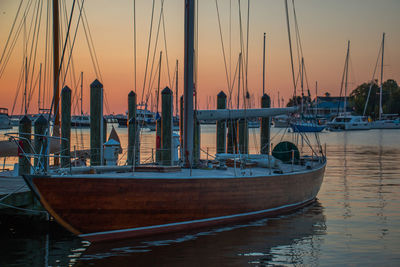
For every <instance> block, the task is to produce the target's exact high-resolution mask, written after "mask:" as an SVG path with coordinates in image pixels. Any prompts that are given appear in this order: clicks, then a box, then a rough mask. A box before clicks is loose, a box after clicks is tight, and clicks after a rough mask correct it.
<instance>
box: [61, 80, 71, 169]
mask: <svg viewBox="0 0 400 267" xmlns="http://www.w3.org/2000/svg"><path fill="white" fill-rule="evenodd" d="M61 138H62V139H61V168H68V167H70V164H71V158H70V157H71V145H70V140H71V89H69V87H68V86H65V87H64V88H63V89H62V90H61ZM65 139H66V140H65Z"/></svg>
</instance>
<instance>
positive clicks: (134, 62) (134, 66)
mask: <svg viewBox="0 0 400 267" xmlns="http://www.w3.org/2000/svg"><path fill="white" fill-rule="evenodd" d="M133 69H134V71H133V75H134V88H135V93H136V0H133Z"/></svg>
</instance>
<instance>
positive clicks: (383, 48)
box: [379, 33, 385, 120]
mask: <svg viewBox="0 0 400 267" xmlns="http://www.w3.org/2000/svg"><path fill="white" fill-rule="evenodd" d="M384 50H385V33H383V36H382V60H381V87H380V88H379V120H380V119H381V118H382V113H383V110H382V86H383V55H384Z"/></svg>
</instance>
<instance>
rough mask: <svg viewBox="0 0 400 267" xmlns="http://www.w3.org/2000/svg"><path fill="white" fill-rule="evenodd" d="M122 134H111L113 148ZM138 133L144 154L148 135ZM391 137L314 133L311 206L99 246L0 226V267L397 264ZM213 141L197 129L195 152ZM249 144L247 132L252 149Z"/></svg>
mask: <svg viewBox="0 0 400 267" xmlns="http://www.w3.org/2000/svg"><path fill="white" fill-rule="evenodd" d="M125 130H126V129H117V131H118V133H119V134H120V138H121V141H122V143H124V142H125V139H126V135H125V132H124V131H125ZM86 135H87V133H86ZM147 135H148V136H147V137H144V146H148V147H150V146H151V145H152V144H153V140H154V139H155V138H154V133H147ZM279 135H280V131H279V130H276V129H273V132H272V134H271V136H272V137H274V136H279ZM289 135H290V133H289ZM310 137H311V135H310ZM399 137H400V130H369V131H358V132H357V131H355V132H324V133H322V134H321V135H320V139H321V142H322V143H323V144H324V143H326V147H327V156H328V165H327V168H326V173H325V177H324V182H323V185H322V188H321V191H320V193H319V195H318V201H317V202H316V203H314V204H312V205H310V206H308V207H305V208H304V209H302V210H299V211H297V212H295V213H292V214H288V215H284V216H279V217H276V218H268V219H262V220H257V221H249V222H246V223H241V224H234V225H228V226H222V227H216V228H210V229H200V230H197V231H193V232H185V233H175V234H169V235H162V236H155V237H151V238H145V239H133V240H124V241H119V242H110V243H103V244H90V243H89V242H86V241H84V240H81V239H79V238H76V237H74V236H72V235H71V234H69V233H68V232H66V231H65V230H63V229H62V228H61V227H58V226H56V225H54V224H49V225H46V226H45V227H38V228H40V229H36V228H37V227H35V226H33V225H29V224H28V225H29V226H26V225H24V226H23V227H20V226H18V225H12V223H7V222H5V221H4V219H3V220H2V221H0V223H1V224H0V234H1V236H0V266H400V142H399ZM84 138H87V136H84ZM278 139H279V137H277V138H276V139H275V140H278ZM214 142H215V127H213V126H205V127H202V145H203V147H202V148H203V149H204V150H206V149H207V147H208V146H209V147H210V149H209V152H210V154H211V153H213V151H212V148H211V147H212V146H213V143H214ZM257 142H259V141H258V130H251V135H250V146H252V147H253V150H254V149H255V147H256V145H257ZM273 142H274V143H276V142H277V141H273ZM142 149H144V148H143V147H142ZM147 151H148V153H150V152H149V151H150V149H148V150H147ZM146 157H150V155H149V154H148V155H146ZM142 160H143V158H142Z"/></svg>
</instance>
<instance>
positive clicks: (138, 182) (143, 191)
mask: <svg viewBox="0 0 400 267" xmlns="http://www.w3.org/2000/svg"><path fill="white" fill-rule="evenodd" d="M324 170H325V164H324V165H322V166H321V167H320V168H318V169H315V170H312V171H308V172H303V173H293V174H280V175H278V174H277V175H272V176H263V177H241V178H187V179H182V178H159V179H157V178H137V177H134V176H132V177H128V178H127V177H121V178H115V177H114V178H111V177H109V178H107V177H105V176H102V177H98V178H96V177H90V178H80V177H76V176H75V177H74V178H73V177H62V176H60V177H39V176H26V177H24V178H25V179H26V181H27V182H28V183H29V184H30V186H31V187H32V190H33V191H34V192H35V193H36V194H37V195H38V197H39V199H40V201H41V203H42V204H43V206H44V207H45V208H46V209H47V210H48V211H49V213H50V214H51V215H52V216H53V217H54V218H55V219H56V220H57V221H58V222H59V223H61V224H62V225H63V226H64V227H66V228H67V229H68V230H70V231H71V232H73V233H75V234H77V235H79V236H81V237H83V238H84V239H87V240H89V241H103V240H110V239H121V238H128V237H136V236H143V235H151V234H157V233H163V232H171V231H181V230H188V229H193V228H198V227H206V226H213V225H217V224H222V223H229V222H235V221H239V220H245V219H253V218H259V217H265V216H271V215H276V214H280V213H283V212H288V211H290V210H294V209H297V208H299V207H302V206H305V205H307V204H308V203H310V202H312V201H314V200H315V197H316V195H317V193H318V191H319V189H320V186H321V183H322V180H323V175H324Z"/></svg>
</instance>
